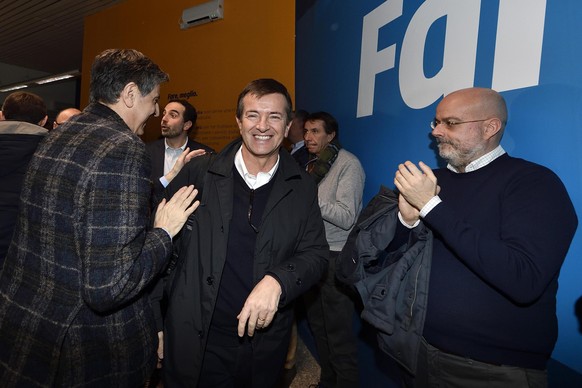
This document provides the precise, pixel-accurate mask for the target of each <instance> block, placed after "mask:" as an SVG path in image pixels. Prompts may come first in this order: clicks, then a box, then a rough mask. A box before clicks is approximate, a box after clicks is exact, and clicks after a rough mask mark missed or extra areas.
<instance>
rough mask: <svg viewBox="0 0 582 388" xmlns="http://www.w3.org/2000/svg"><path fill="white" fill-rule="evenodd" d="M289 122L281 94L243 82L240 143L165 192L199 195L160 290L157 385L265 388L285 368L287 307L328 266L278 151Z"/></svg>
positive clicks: (317, 230) (289, 167) (311, 196)
mask: <svg viewBox="0 0 582 388" xmlns="http://www.w3.org/2000/svg"><path fill="white" fill-rule="evenodd" d="M291 117H292V105H291V98H290V96H289V93H288V92H287V89H286V88H285V87H284V86H283V85H282V84H280V83H279V82H277V81H275V80H273V79H259V80H255V81H253V82H251V83H250V84H249V85H247V87H246V88H245V89H244V90H243V91H242V92H241V94H240V95H239V99H238V106H237V111H236V121H237V124H238V127H239V130H240V135H241V137H240V138H239V139H237V140H235V141H233V142H232V143H230V144H229V145H227V146H226V147H225V148H224V149H223V150H222V151H221V152H220V153H219V154H218V155H205V156H199V157H197V158H194V159H193V160H191V161H190V162H189V163H188V164H186V165H185V166H184V167H183V169H182V171H181V172H180V173H179V174H178V176H176V178H174V179H173V180H172V182H171V183H170V184H169V186H168V187H167V195H169V194H171V193H173V192H174V190H176V188H177V187H178V186H181V185H182V184H184V183H185V182H188V184H194V185H195V187H196V188H198V189H199V190H200V192H201V193H202V196H201V206H200V207H199V209H198V211H197V212H196V213H195V214H194V217H192V219H191V221H192V222H191V223H190V225H189V227H188V230H185V231H184V233H183V234H182V236H181V240H182V241H181V243H180V246H181V249H180V253H179V256H178V260H177V263H176V266H175V268H174V270H173V272H172V273H171V274H170V276H171V278H170V279H169V281H168V282H167V293H168V295H169V303H168V309H167V315H166V318H165V327H164V338H163V339H164V345H165V347H164V354H163V355H162V354H161V352H160V356H161V357H164V360H163V376H164V384H166V385H167V386H189V387H194V386H200V387H232V386H235V385H236V386H244V387H251V386H252V387H272V386H273V385H274V384H275V382H276V380H277V377H278V375H279V372H280V371H281V369H282V367H283V364H284V362H285V356H286V354H287V348H288V344H289V336H290V330H291V325H292V322H293V301H294V299H295V298H297V297H298V296H299V295H301V294H303V293H304V292H306V291H307V290H308V289H309V288H310V287H311V286H312V285H314V284H315V283H316V282H317V281H318V280H319V279H320V278H321V276H322V275H323V272H324V270H325V269H326V267H327V255H328V245H327V242H326V239H325V231H324V227H323V221H322V218H321V213H320V210H319V205H318V202H317V188H316V186H315V183H314V181H313V179H311V178H310V177H309V176H308V175H307V174H306V173H305V171H303V170H302V169H301V168H300V167H299V166H298V164H297V162H295V160H294V159H293V157H292V156H291V155H289V153H288V152H287V151H286V150H285V149H283V148H282V147H281V143H282V142H283V139H284V138H285V136H286V135H287V133H288V131H289V126H290V124H291Z"/></svg>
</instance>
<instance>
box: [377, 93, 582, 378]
mask: <svg viewBox="0 0 582 388" xmlns="http://www.w3.org/2000/svg"><path fill="white" fill-rule="evenodd" d="M506 122H507V108H506V104H505V101H504V99H503V97H502V96H501V95H500V94H499V93H497V92H495V91H493V90H491V89H485V88H469V89H463V90H459V91H456V92H453V93H451V94H449V95H447V96H445V97H444V98H443V100H442V101H441V102H440V103H439V104H438V106H437V109H436V115H435V117H434V119H433V120H432V122H431V128H432V136H433V137H434V138H435V140H436V143H437V145H438V150H439V155H440V157H441V158H443V159H444V160H445V161H446V162H448V166H447V168H442V169H438V170H434V171H433V170H432V169H431V168H430V167H428V166H427V165H426V164H424V163H422V162H420V163H419V164H418V165H415V164H414V163H412V162H410V161H407V162H405V163H403V164H400V165H399V166H398V170H397V171H396V174H395V179H394V183H395V185H396V187H397V188H398V190H399V191H400V198H399V214H398V216H399V219H400V222H398V225H397V231H396V236H395V238H394V240H393V242H392V243H391V244H390V246H389V247H388V250H395V249H396V248H397V245H398V244H399V243H405V242H406V241H408V240H407V239H408V238H409V235H410V234H411V233H413V232H414V230H416V229H418V228H427V229H428V230H429V231H430V232H432V235H433V247H432V261H431V263H430V265H431V267H430V275H429V276H430V279H429V284H428V304H427V307H426V318H425V322H424V328H423V330H421V333H422V338H421V339H420V340H419V343H418V344H417V346H411V347H410V349H414V351H416V350H418V357H417V358H416V359H414V360H413V362H412V364H414V363H417V365H416V370H414V368H413V372H415V376H414V377H413V375H412V374H409V373H406V374H405V375H404V380H405V383H406V386H408V387H428V386H447V387H448V386H455V387H485V386H494V387H534V386H535V387H538V386H539V387H544V386H547V374H546V363H547V361H548V359H549V357H550V355H551V353H552V350H553V348H554V344H555V342H556V338H557V333H558V329H557V319H556V291H557V288H558V282H557V279H558V274H559V272H560V267H561V266H562V263H563V261H564V258H565V256H566V253H567V252H568V249H569V246H570V243H571V241H572V238H573V236H574V232H575V230H576V227H577V223H578V221H577V217H576V214H575V211H574V207H573V205H572V202H571V200H570V198H569V196H568V193H567V192H566V189H565V188H564V185H563V184H562V182H561V181H560V179H559V178H558V177H557V176H556V175H555V174H554V173H553V172H552V171H550V170H549V169H547V168H545V167H543V166H540V165H538V164H534V163H531V162H528V161H525V160H523V159H518V158H514V157H511V156H509V155H508V154H507V153H506V152H505V151H504V149H503V148H502V147H501V145H500V141H501V138H502V136H503V132H504V130H505V125H506ZM409 371H410V370H409ZM433 384H436V385H433ZM486 384H490V385H486Z"/></svg>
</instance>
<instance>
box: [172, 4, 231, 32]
mask: <svg viewBox="0 0 582 388" xmlns="http://www.w3.org/2000/svg"><path fill="white" fill-rule="evenodd" d="M220 19H224V8H223V0H211V1H207V2H206V3H202V4H200V5H197V6H195V7H192V8H188V9H185V10H184V11H182V20H181V21H180V28H181V29H183V30H185V29H187V28H190V27H194V26H199V25H200V24H205V23H210V22H213V21H215V20H220Z"/></svg>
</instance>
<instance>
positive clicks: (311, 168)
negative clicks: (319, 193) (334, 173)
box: [306, 143, 342, 184]
mask: <svg viewBox="0 0 582 388" xmlns="http://www.w3.org/2000/svg"><path fill="white" fill-rule="evenodd" d="M341 148H342V147H341V145H339V144H336V143H329V144H328V145H327V146H326V147H325V148H324V149H323V150H321V152H320V153H319V157H317V156H315V157H314V158H313V159H311V160H309V162H307V166H306V169H307V172H309V175H311V176H312V177H313V179H315V183H316V184H319V182H321V180H322V179H323V178H325V175H326V174H327V173H328V172H329V169H330V168H331V166H332V165H333V162H335V160H336V159H337V155H338V154H339V150H340V149H341Z"/></svg>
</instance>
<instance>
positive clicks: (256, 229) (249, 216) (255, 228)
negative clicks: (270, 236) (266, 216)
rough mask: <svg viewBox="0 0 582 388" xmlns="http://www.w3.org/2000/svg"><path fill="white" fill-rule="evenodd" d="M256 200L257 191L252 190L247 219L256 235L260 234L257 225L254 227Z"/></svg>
mask: <svg viewBox="0 0 582 388" xmlns="http://www.w3.org/2000/svg"><path fill="white" fill-rule="evenodd" d="M254 199H255V190H252V189H251V195H250V198H249V211H248V212H247V219H248V221H249V225H250V226H251V228H253V230H254V231H255V233H259V228H257V227H256V226H255V225H253V201H254Z"/></svg>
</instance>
